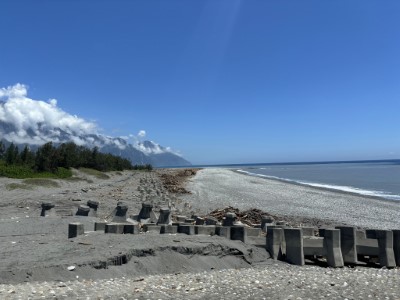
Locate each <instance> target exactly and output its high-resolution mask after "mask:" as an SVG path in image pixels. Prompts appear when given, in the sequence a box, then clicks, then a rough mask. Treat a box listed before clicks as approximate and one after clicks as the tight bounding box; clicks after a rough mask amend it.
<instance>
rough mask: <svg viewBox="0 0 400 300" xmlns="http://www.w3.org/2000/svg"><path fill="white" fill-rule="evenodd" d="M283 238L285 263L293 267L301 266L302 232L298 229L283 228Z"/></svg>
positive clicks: (302, 259) (302, 261)
mask: <svg viewBox="0 0 400 300" xmlns="http://www.w3.org/2000/svg"><path fill="white" fill-rule="evenodd" d="M284 236H285V241H286V261H287V262H289V263H291V264H294V265H299V266H303V265H304V250H303V232H302V231H301V229H300V228H285V229H284Z"/></svg>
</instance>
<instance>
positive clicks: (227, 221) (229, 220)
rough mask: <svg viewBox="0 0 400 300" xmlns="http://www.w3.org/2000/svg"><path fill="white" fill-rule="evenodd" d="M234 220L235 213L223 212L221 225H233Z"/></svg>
mask: <svg viewBox="0 0 400 300" xmlns="http://www.w3.org/2000/svg"><path fill="white" fill-rule="evenodd" d="M235 221H236V214H235V213H232V212H228V213H226V214H225V217H224V219H223V221H222V226H233V225H234V223H235Z"/></svg>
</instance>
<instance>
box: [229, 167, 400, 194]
mask: <svg viewBox="0 0 400 300" xmlns="http://www.w3.org/2000/svg"><path fill="white" fill-rule="evenodd" d="M236 172H239V173H243V174H246V175H250V176H255V177H262V178H268V179H277V180H281V181H285V182H288V183H295V184H301V185H305V186H312V187H317V188H323V189H327V190H337V191H341V192H347V193H353V194H358V195H362V196H372V197H380V198H385V199H389V200H400V195H395V194H391V193H387V192H383V191H373V190H364V189H360V188H356V187H352V186H341V185H332V184H324V183H315V182H308V181H302V180H293V179H288V178H282V177H277V176H271V175H264V174H257V173H251V172H248V171H244V170H241V169H239V170H236Z"/></svg>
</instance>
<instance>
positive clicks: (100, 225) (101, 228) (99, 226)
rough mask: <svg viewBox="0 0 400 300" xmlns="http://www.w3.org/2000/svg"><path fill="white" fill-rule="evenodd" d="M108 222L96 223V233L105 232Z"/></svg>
mask: <svg viewBox="0 0 400 300" xmlns="http://www.w3.org/2000/svg"><path fill="white" fill-rule="evenodd" d="M106 224H107V222H94V231H105V229H106Z"/></svg>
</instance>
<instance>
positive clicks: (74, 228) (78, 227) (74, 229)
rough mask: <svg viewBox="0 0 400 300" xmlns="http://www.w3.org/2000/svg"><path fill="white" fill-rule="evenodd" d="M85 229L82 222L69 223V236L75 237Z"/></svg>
mask: <svg viewBox="0 0 400 300" xmlns="http://www.w3.org/2000/svg"><path fill="white" fill-rule="evenodd" d="M84 233H85V230H84V227H83V224H81V223H69V224H68V238H69V239H70V238H74V237H77V236H78V235H81V234H84Z"/></svg>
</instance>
